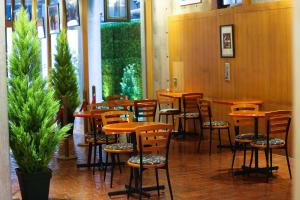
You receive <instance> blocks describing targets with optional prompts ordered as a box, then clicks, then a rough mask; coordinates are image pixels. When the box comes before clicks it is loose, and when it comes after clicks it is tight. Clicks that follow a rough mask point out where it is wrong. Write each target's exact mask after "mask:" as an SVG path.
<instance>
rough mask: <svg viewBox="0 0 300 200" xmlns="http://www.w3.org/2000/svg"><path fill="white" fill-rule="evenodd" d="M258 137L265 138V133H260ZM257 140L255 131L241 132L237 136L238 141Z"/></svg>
mask: <svg viewBox="0 0 300 200" xmlns="http://www.w3.org/2000/svg"><path fill="white" fill-rule="evenodd" d="M258 139H264V135H263V134H258ZM254 140H255V134H254V133H243V134H239V135H237V136H236V137H235V141H236V142H247V143H249V142H253V141H254Z"/></svg>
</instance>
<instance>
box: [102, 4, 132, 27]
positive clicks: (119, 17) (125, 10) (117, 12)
mask: <svg viewBox="0 0 300 200" xmlns="http://www.w3.org/2000/svg"><path fill="white" fill-rule="evenodd" d="M104 21H105V22H128V21H130V0H104Z"/></svg>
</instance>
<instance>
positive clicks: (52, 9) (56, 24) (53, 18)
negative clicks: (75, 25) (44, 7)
mask: <svg viewBox="0 0 300 200" xmlns="http://www.w3.org/2000/svg"><path fill="white" fill-rule="evenodd" d="M48 16H49V17H48V19H49V28H50V34H57V33H59V32H60V17H59V4H52V5H49V6H48Z"/></svg>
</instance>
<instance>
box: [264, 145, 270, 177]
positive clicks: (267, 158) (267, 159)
mask: <svg viewBox="0 0 300 200" xmlns="http://www.w3.org/2000/svg"><path fill="white" fill-rule="evenodd" d="M265 154H266V164H267V168H266V170H267V177H266V181H267V182H269V152H268V149H265Z"/></svg>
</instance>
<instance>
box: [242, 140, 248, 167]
mask: <svg viewBox="0 0 300 200" xmlns="http://www.w3.org/2000/svg"><path fill="white" fill-rule="evenodd" d="M243 150H244V162H243V165H244V167H245V166H246V156H247V154H246V151H247V146H246V144H245V143H244V144H243Z"/></svg>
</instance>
